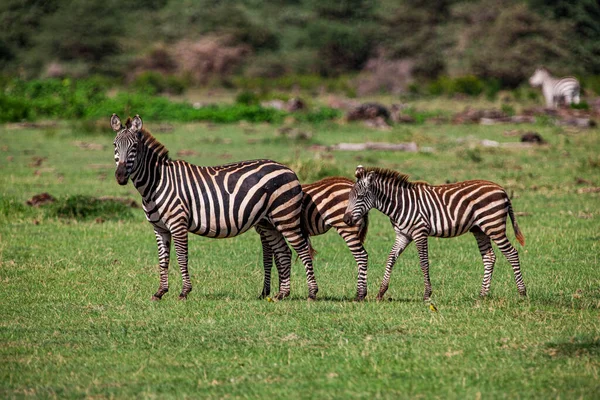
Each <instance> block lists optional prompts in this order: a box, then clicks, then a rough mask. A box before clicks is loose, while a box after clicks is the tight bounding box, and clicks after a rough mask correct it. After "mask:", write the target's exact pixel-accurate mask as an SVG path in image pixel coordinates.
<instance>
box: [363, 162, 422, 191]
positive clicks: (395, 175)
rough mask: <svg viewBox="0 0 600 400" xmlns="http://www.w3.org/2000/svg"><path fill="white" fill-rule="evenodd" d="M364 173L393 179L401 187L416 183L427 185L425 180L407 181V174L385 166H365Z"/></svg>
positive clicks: (411, 185)
mask: <svg viewBox="0 0 600 400" xmlns="http://www.w3.org/2000/svg"><path fill="white" fill-rule="evenodd" d="M365 171H366V173H367V174H368V173H369V172H373V173H374V174H375V175H376V176H377V177H378V178H380V179H384V180H393V181H394V182H395V183H396V184H398V185H399V186H403V187H408V188H410V187H414V186H416V185H427V182H423V181H409V180H408V178H409V177H408V175H405V174H401V173H400V172H398V171H394V170H391V169H386V168H378V167H374V168H366V169H365Z"/></svg>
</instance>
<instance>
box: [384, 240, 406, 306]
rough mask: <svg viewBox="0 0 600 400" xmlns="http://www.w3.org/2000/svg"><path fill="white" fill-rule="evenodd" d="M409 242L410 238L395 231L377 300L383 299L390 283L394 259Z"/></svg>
mask: <svg viewBox="0 0 600 400" xmlns="http://www.w3.org/2000/svg"><path fill="white" fill-rule="evenodd" d="M410 242H411V240H410V239H409V238H408V237H406V236H404V235H402V234H400V233H396V240H395V241H394V245H393V246H392V250H391V251H390V255H389V256H388V260H387V263H386V264H385V273H384V274H383V281H381V286H380V287H379V293H378V294H377V300H381V299H383V295H384V294H385V292H387V290H388V287H389V285H390V278H391V276H392V269H393V268H394V264H396V259H397V258H398V256H400V254H402V252H403V251H404V249H406V246H408V244H409V243H410Z"/></svg>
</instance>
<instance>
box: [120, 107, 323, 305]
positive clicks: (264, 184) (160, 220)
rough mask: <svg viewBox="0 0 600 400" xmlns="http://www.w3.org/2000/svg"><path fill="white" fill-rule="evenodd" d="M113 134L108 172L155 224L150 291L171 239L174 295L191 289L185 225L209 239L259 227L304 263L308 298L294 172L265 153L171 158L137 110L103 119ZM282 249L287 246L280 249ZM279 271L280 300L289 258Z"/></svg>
mask: <svg viewBox="0 0 600 400" xmlns="http://www.w3.org/2000/svg"><path fill="white" fill-rule="evenodd" d="M110 124H111V127H112V129H113V130H114V131H115V132H116V133H117V136H116V138H115V141H114V145H115V162H116V164H117V170H116V172H115V177H116V180H117V182H118V183H119V184H120V185H125V184H127V181H128V179H129V178H131V181H132V183H133V185H134V186H135V187H136V189H137V190H138V192H139V193H140V194H141V195H142V204H143V208H144V211H145V213H146V218H147V219H148V221H149V222H150V223H151V224H152V226H153V227H154V233H155V235H156V243H157V245H158V258H159V266H160V286H159V288H158V291H157V292H156V293H155V294H154V296H152V299H153V300H159V299H161V298H162V296H163V295H164V294H165V293H166V292H167V291H168V290H169V285H168V267H169V253H170V247H171V240H173V242H174V244H175V251H176V253H177V261H178V263H179V268H180V270H181V277H182V280H183V288H182V291H181V294H180V295H179V299H185V298H186V297H187V295H188V293H189V292H190V291H191V290H192V284H191V281H190V277H189V274H188V267H187V264H188V237H187V234H188V232H192V233H195V234H197V235H200V236H207V237H211V238H229V237H233V236H237V235H240V234H242V233H244V232H246V231H247V230H249V229H250V228H252V227H253V226H257V225H258V226H261V229H262V230H264V231H266V232H268V234H269V236H270V237H273V238H277V239H278V240H279V242H280V243H282V245H281V246H279V247H277V248H276V249H275V251H276V252H283V251H284V247H285V248H287V245H285V246H283V244H285V240H284V239H286V240H287V241H288V242H289V243H290V245H291V246H292V247H293V248H294V250H296V252H297V253H298V255H299V256H300V259H301V260H302V263H303V264H304V267H305V269H306V280H307V284H308V293H309V298H310V299H314V298H315V296H316V294H317V291H318V287H317V282H316V280H315V277H314V272H313V266H312V259H311V255H310V251H311V250H310V243H309V241H308V237H309V236H308V233H307V232H306V229H305V227H303V225H302V219H301V212H302V189H301V187H300V182H298V178H297V176H296V174H295V173H294V172H293V171H292V170H290V169H289V168H287V167H285V166H283V165H281V164H279V163H276V162H275V161H271V160H252V161H242V162H239V163H234V164H228V165H221V166H215V167H200V166H196V165H192V164H189V163H187V162H185V161H183V160H172V159H171V158H170V157H169V154H168V150H167V149H166V148H165V147H164V146H163V145H162V144H161V143H159V142H158V140H156V139H155V138H154V137H153V136H152V135H151V134H150V132H148V131H147V130H145V129H143V127H142V119H141V118H140V116H139V115H136V116H135V117H134V118H133V120H132V119H131V118H130V119H128V120H127V122H126V123H125V126H123V125H122V123H121V120H120V119H119V117H118V116H117V115H116V114H113V115H112V117H111V119H110ZM287 251H289V249H288V250H287ZM278 268H281V270H280V271H279V272H280V273H279V293H278V295H277V298H279V299H281V298H284V297H286V296H288V295H289V293H290V270H291V263H290V262H283V263H282V264H281V265H280V266H279V265H278Z"/></svg>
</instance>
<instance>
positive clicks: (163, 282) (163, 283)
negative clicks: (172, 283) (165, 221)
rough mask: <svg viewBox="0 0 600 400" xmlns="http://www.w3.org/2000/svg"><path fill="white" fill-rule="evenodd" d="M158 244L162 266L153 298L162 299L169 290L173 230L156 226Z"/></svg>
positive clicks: (159, 261) (160, 265)
mask: <svg viewBox="0 0 600 400" xmlns="http://www.w3.org/2000/svg"><path fill="white" fill-rule="evenodd" d="M154 235H156V244H157V245H158V265H159V268H160V286H159V287H158V291H157V292H156V293H154V295H153V296H152V300H160V299H161V298H162V297H163V295H164V294H165V293H167V292H168V291H169V256H170V252H171V232H169V231H168V230H165V229H161V228H159V227H156V226H155V227H154Z"/></svg>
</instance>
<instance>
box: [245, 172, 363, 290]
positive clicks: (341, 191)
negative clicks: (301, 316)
mask: <svg viewBox="0 0 600 400" xmlns="http://www.w3.org/2000/svg"><path fill="white" fill-rule="evenodd" d="M353 185H354V182H352V181H351V180H350V179H347V178H341V177H330V178H325V179H322V180H320V181H318V182H314V183H310V184H306V185H302V191H303V192H304V197H303V200H302V217H303V221H304V223H305V225H306V229H307V230H308V232H309V234H310V235H311V236H317V235H322V234H324V233H326V232H328V231H329V230H330V229H331V228H334V229H335V230H336V231H337V233H338V234H339V235H340V236H341V237H342V238H343V239H344V241H345V242H346V245H347V246H348V248H349V249H350V252H351V253H352V255H353V256H354V259H355V260H356V264H357V266H358V278H357V289H356V300H359V301H360V300H364V298H365V297H366V295H367V258H368V256H367V251H366V250H365V248H364V247H363V243H364V241H365V237H366V235H367V229H368V224H369V222H368V214H365V215H364V216H363V218H362V219H361V220H359V221H358V222H357V223H356V224H355V225H353V226H349V225H348V224H346V223H345V222H344V221H343V217H344V212H345V211H346V207H347V206H348V198H349V195H350V190H351V189H352V186H353ZM256 230H257V231H258V232H259V234H260V235H261V241H262V248H263V262H264V267H265V281H264V286H263V293H262V296H263V297H265V296H268V295H269V293H270V290H271V289H270V286H271V269H272V266H273V255H274V254H275V265H276V266H278V264H280V263H281V262H288V259H289V258H290V257H291V253H290V252H289V250H288V253H283V252H280V253H279V254H280V255H279V256H277V253H276V252H274V249H276V248H278V247H282V246H283V245H284V244H285V243H282V242H281V241H277V238H273V237H270V236H269V234H268V232H267V233H265V232H263V231H262V226H257V228H256ZM278 257H279V258H280V257H285V258H284V259H283V260H280V259H279V258H278ZM278 271H279V267H278Z"/></svg>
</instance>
